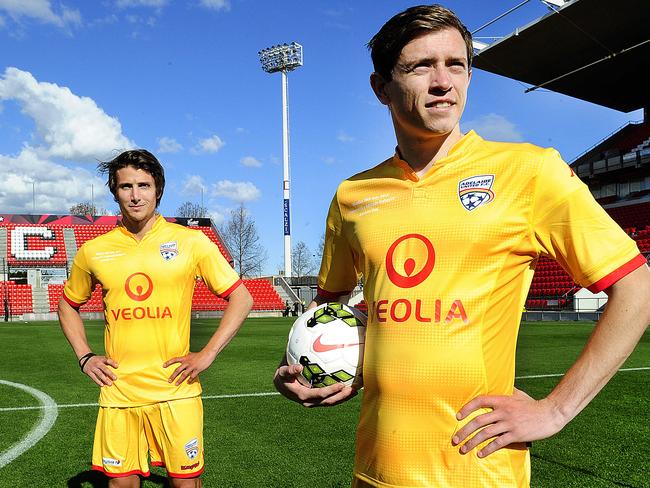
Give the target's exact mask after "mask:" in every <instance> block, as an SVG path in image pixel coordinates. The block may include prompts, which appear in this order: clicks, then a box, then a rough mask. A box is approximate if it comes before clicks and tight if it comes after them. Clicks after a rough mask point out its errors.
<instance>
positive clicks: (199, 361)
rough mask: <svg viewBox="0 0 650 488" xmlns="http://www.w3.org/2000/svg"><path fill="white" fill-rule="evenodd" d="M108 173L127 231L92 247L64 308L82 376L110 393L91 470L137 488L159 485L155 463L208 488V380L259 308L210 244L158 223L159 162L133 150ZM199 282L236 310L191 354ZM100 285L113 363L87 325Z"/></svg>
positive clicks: (85, 249) (103, 394) (185, 483)
mask: <svg viewBox="0 0 650 488" xmlns="http://www.w3.org/2000/svg"><path fill="white" fill-rule="evenodd" d="M100 169H101V170H102V171H103V172H106V173H108V186H109V189H110V191H111V193H112V194H113V196H114V197H115V200H116V201H117V202H118V204H119V206H120V211H121V213H122V221H121V224H120V225H119V226H118V227H117V228H115V229H114V230H112V231H110V232H108V233H106V234H104V235H102V236H100V237H97V238H96V239H93V240H91V241H88V242H86V243H85V244H84V245H83V246H81V248H80V249H79V251H78V253H77V255H76V256H75V259H74V262H73V265H72V271H71V273H70V278H69V280H68V282H67V283H66V286H65V288H64V290H63V297H62V298H61V300H60V301H59V321H60V323H61V328H62V329H63V333H64V334H65V336H66V338H67V339H68V341H69V342H70V345H71V346H72V348H73V350H74V352H75V354H76V355H77V358H78V359H79V366H80V367H81V371H82V372H84V373H85V374H87V375H88V376H89V377H90V378H91V379H92V380H93V381H94V382H95V383H97V385H99V386H100V387H101V389H100V397H99V406H100V408H99V414H98V416H97V426H96V429H95V441H94V445H93V457H92V467H93V469H96V470H99V471H102V472H104V473H105V474H106V475H107V476H108V477H109V483H108V485H109V486H110V487H111V488H122V487H129V488H130V487H138V486H140V476H148V475H149V460H150V461H151V464H153V465H156V466H165V468H166V469H167V473H168V476H169V480H170V484H171V486H172V487H174V488H179V487H183V488H185V487H200V486H201V478H200V475H201V472H202V471H203V407H202V404H201V397H200V395H201V385H200V383H199V378H198V375H199V373H201V372H202V371H205V370H206V369H207V368H208V367H210V365H211V364H212V362H213V361H214V360H215V358H216V357H217V355H218V354H219V353H220V352H221V350H222V349H223V348H224V347H226V345H227V344H228V343H229V342H230V340H231V339H232V338H233V337H234V335H235V334H236V333H237V331H238V330H239V328H240V327H241V325H242V323H243V321H244V319H245V318H246V316H247V315H248V312H249V311H250V308H251V306H252V298H251V296H250V294H249V293H248V290H247V289H246V287H245V286H243V284H242V281H241V280H240V279H239V276H238V275H237V273H235V271H234V270H233V269H232V267H230V266H229V264H228V262H227V261H226V260H225V258H224V257H223V256H222V255H221V253H220V251H219V249H218V248H217V246H216V245H214V244H213V243H212V242H211V241H210V240H209V239H208V238H207V236H205V234H203V233H202V232H199V231H196V230H191V229H188V228H185V227H183V226H180V225H177V224H172V223H169V222H167V221H166V220H165V219H164V218H163V217H162V216H160V215H158V214H157V213H156V208H157V206H158V204H159V203H160V199H161V198H162V195H163V190H164V186H165V177H164V172H163V168H162V166H161V164H160V163H159V162H158V160H157V159H156V158H155V156H153V155H152V154H151V153H150V152H148V151H145V150H132V151H126V152H123V153H122V154H120V155H119V156H117V157H116V158H115V159H113V160H112V161H108V162H105V163H101V164H100ZM197 278H201V279H202V280H203V281H204V282H205V283H206V285H207V286H208V287H209V288H210V290H211V291H212V292H213V293H215V294H217V295H219V296H221V297H223V298H225V299H226V300H228V306H227V307H226V310H225V312H224V315H223V317H222V319H221V322H220V324H219V327H218V328H217V330H216V331H215V333H214V334H213V335H212V337H211V338H210V340H209V341H208V343H207V344H206V345H205V347H204V348H203V349H202V350H201V351H199V352H190V350H189V339H190V315H191V307H192V295H193V292H194V284H195V280H196V279H197ZM96 283H100V284H101V285H102V290H103V297H104V316H105V323H106V328H105V333H104V346H105V350H106V355H105V356H103V355H95V353H93V352H92V350H91V348H90V346H89V345H88V342H87V340H86V334H85V330H84V324H83V321H82V319H81V317H80V315H79V307H80V306H81V305H82V304H83V303H85V302H86V301H88V299H89V298H90V296H91V294H92V291H93V289H94V287H95V284H96Z"/></svg>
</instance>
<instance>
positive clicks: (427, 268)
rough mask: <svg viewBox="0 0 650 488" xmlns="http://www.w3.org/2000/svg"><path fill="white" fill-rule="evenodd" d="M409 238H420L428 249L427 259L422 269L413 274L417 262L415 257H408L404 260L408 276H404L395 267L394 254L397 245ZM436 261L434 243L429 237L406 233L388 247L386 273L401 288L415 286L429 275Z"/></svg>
mask: <svg viewBox="0 0 650 488" xmlns="http://www.w3.org/2000/svg"><path fill="white" fill-rule="evenodd" d="M409 239H415V240H418V241H420V242H422V243H423V244H424V245H425V247H426V249H427V259H426V261H425V263H424V266H422V269H420V271H418V272H417V273H415V274H413V271H415V267H416V264H417V263H416V262H415V259H413V258H408V259H407V260H406V261H404V272H405V273H406V276H404V275H402V274H400V273H398V272H397V270H396V269H395V264H394V262H393V255H394V254H395V249H397V246H398V245H400V244H401V243H402V242H404V241H406V240H409ZM435 262H436V253H435V251H434V249H433V244H431V241H430V240H429V239H427V238H426V237H424V236H423V235H421V234H406V235H404V236H402V237H400V238H399V239H397V240H396V241H395V242H393V243H392V244H391V246H390V247H389V248H388V252H387V253H386V273H387V274H388V278H389V279H390V281H392V282H393V283H394V284H395V285H397V286H399V287H400V288H413V287H414V286H417V285H419V284H420V283H422V282H423V281H424V280H426V279H427V278H428V277H429V275H430V274H431V271H433V265H434V264H435Z"/></svg>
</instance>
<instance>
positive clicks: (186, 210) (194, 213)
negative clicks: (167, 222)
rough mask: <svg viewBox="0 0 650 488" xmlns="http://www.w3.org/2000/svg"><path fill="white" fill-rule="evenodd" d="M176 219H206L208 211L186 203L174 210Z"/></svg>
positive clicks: (199, 206)
mask: <svg viewBox="0 0 650 488" xmlns="http://www.w3.org/2000/svg"><path fill="white" fill-rule="evenodd" d="M176 216H177V217H189V218H192V219H196V218H200V217H207V216H208V209H207V208H205V207H204V206H203V205H199V204H198V203H192V202H190V201H187V202H185V203H183V204H182V205H181V206H180V207H178V208H177V209H176Z"/></svg>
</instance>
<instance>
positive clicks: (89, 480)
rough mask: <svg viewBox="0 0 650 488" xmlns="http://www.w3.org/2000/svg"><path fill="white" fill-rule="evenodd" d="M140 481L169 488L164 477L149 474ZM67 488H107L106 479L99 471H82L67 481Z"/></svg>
mask: <svg viewBox="0 0 650 488" xmlns="http://www.w3.org/2000/svg"><path fill="white" fill-rule="evenodd" d="M140 479H141V480H144V479H146V480H147V483H148V484H150V485H151V484H153V485H155V486H159V487H161V488H169V482H168V481H167V478H166V477H165V476H160V475H159V474H156V473H151V475H150V476H149V477H148V478H140ZM67 486H68V488H83V487H87V486H91V487H92V488H107V487H108V477H107V476H105V475H104V474H102V473H100V472H99V471H92V470H90V471H82V472H81V473H79V474H78V475H77V476H74V477H72V478H70V479H69V480H68V484H67Z"/></svg>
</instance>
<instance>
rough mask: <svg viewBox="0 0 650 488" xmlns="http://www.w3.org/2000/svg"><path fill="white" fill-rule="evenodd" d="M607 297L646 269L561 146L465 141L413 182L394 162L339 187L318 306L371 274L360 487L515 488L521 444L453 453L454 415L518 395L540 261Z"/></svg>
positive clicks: (519, 480)
mask: <svg viewBox="0 0 650 488" xmlns="http://www.w3.org/2000/svg"><path fill="white" fill-rule="evenodd" d="M541 255H546V256H549V257H551V258H554V259H556V260H557V261H558V262H559V263H560V264H561V265H562V266H563V267H564V269H566V270H567V272H568V273H569V274H570V275H571V276H572V277H573V279H574V280H576V281H577V282H578V283H579V284H580V285H582V286H584V287H588V288H589V289H591V290H592V291H599V290H603V289H605V288H607V287H608V286H610V285H611V284H612V283H614V282H615V281H616V280H618V279H620V278H621V277H622V276H624V275H625V274H627V273H629V272H631V271H632V270H634V269H636V268H637V267H639V266H641V265H643V264H645V259H644V258H643V256H641V255H640V253H639V251H638V249H637V247H636V245H635V243H634V241H633V240H631V239H630V238H629V237H628V236H627V235H626V234H625V233H624V232H623V231H622V230H621V229H620V228H619V227H618V225H617V224H616V223H615V222H614V221H612V219H611V218H610V217H609V216H608V215H607V213H606V212H605V211H604V210H603V209H602V208H601V207H600V206H599V205H598V204H597V203H596V202H595V201H594V199H593V197H592V196H591V194H590V192H589V190H588V188H587V187H586V185H585V184H584V183H582V182H581V181H580V180H579V179H578V177H577V176H576V175H575V174H574V173H573V171H572V170H571V168H570V167H569V166H568V165H567V164H566V163H565V162H563V161H562V160H561V158H560V156H559V154H558V153H557V152H556V151H555V150H552V149H542V148H539V147H536V146H532V145H529V144H510V143H494V142H488V141H485V140H483V139H482V138H480V137H479V136H478V135H477V134H476V133H474V132H470V133H468V134H467V135H465V136H464V137H463V138H462V139H461V140H460V141H459V142H458V143H457V144H456V145H455V146H454V147H453V148H452V150H451V151H450V153H449V154H448V156H446V157H445V158H444V159H441V160H439V161H438V162H436V164H435V165H434V166H433V167H432V168H431V170H430V171H429V172H428V173H427V174H426V175H424V176H423V177H422V178H421V179H419V178H418V177H417V176H416V175H415V173H414V172H413V171H412V169H411V168H410V167H409V166H408V164H407V163H406V162H405V161H403V160H401V159H400V158H399V157H398V156H397V155H396V156H394V157H393V158H391V159H388V160H387V161H384V162H383V163H381V164H380V165H378V166H376V167H375V168H373V169H370V170H368V171H366V172H363V173H360V174H358V175H356V176H353V177H351V178H349V179H348V180H346V181H344V182H343V183H342V184H341V185H340V186H339V188H338V190H337V193H336V196H335V197H334V199H333V201H332V204H331V206H330V209H329V214H328V218H327V229H326V237H325V246H324V252H323V261H322V265H321V270H320V276H319V293H320V294H322V295H323V296H325V297H329V298H332V299H335V298H336V297H338V296H340V295H341V294H344V293H347V292H349V291H350V290H352V289H353V288H354V286H355V285H356V283H357V280H358V278H359V276H361V275H363V277H364V298H365V300H366V302H367V304H368V307H369V308H368V310H369V317H368V318H369V321H368V330H367V334H366V345H365V355H364V367H363V368H364V369H363V374H364V385H365V392H364V396H363V402H362V408H361V416H360V421H359V426H358V431H357V448H356V459H355V477H357V478H358V479H360V480H362V481H365V482H367V483H369V484H371V485H372V486H380V487H415V486H436V487H442V488H446V487H458V486H463V487H465V488H472V487H495V486H498V487H514V486H517V487H522V486H528V483H529V479H530V469H529V458H528V452H527V449H525V448H520V447H522V446H513V447H511V448H507V449H502V450H500V451H497V452H496V453H494V454H492V455H490V456H488V457H487V458H485V459H479V458H478V457H477V456H476V453H475V452H476V451H477V450H475V451H474V452H473V453H471V454H469V455H465V456H462V455H460V454H459V451H458V447H454V446H452V445H451V438H452V436H453V434H454V433H455V432H456V431H457V430H458V429H459V428H460V427H462V425H464V424H465V423H466V421H462V422H458V421H457V420H456V418H455V415H456V412H458V411H459V410H460V408H461V407H462V406H463V405H464V404H465V403H467V402H468V401H469V400H471V399H473V398H474V397H476V396H478V395H485V394H487V395H499V394H511V393H512V391H513V386H514V368H515V347H516V339H517V333H518V327H519V322H520V318H521V311H522V309H523V305H524V303H525V299H526V296H527V293H528V289H529V287H530V283H531V280H532V277H533V273H534V268H535V264H536V261H537V259H538V258H539V256H541Z"/></svg>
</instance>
